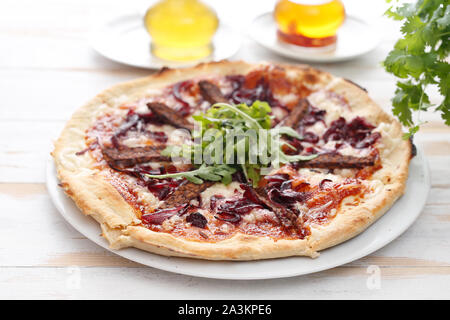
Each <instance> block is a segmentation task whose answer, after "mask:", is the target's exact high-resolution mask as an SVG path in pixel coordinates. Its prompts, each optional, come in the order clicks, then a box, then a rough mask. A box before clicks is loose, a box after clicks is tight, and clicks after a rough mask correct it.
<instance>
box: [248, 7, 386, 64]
mask: <svg viewBox="0 0 450 320" xmlns="http://www.w3.org/2000/svg"><path fill="white" fill-rule="evenodd" d="M276 33H277V26H276V23H275V20H274V19H273V15H272V13H271V12H268V13H264V14H262V15H260V16H258V17H257V18H256V19H255V20H253V22H252V24H251V26H250V31H249V35H250V37H251V38H253V40H255V41H256V42H258V43H259V44H260V45H262V46H263V47H265V48H267V49H269V50H271V51H273V52H275V53H278V54H280V55H282V56H285V57H288V58H292V59H296V60H301V61H311V62H335V61H344V60H350V59H352V58H355V57H357V56H360V55H363V54H365V53H367V52H369V51H371V50H373V49H375V47H376V46H377V45H378V43H379V42H380V36H379V31H377V29H376V28H374V27H373V26H372V25H370V24H368V23H366V22H364V21H362V20H360V19H358V18H356V17H354V16H351V15H347V17H346V19H345V22H344V24H343V25H342V26H341V27H340V28H339V30H338V33H337V37H338V40H337V43H336V48H335V49H334V50H332V51H328V52H321V51H320V50H321V49H316V48H303V47H299V46H295V45H291V44H286V43H283V42H280V41H279V40H278V38H277V34H276Z"/></svg>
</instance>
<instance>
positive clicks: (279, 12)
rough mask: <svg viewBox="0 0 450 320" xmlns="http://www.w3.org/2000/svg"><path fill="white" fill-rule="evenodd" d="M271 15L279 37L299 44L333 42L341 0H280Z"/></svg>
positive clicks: (342, 11)
mask: <svg viewBox="0 0 450 320" xmlns="http://www.w3.org/2000/svg"><path fill="white" fill-rule="evenodd" d="M274 18H275V21H276V23H277V26H278V31H277V35H278V39H279V40H280V41H283V42H286V43H290V44H294V45H297V46H302V47H326V46H334V45H335V43H336V40H337V35H336V33H337V30H338V29H339V27H340V26H341V25H342V23H343V22H344V20H345V9H344V5H343V4H342V2H341V1H340V0H279V1H278V2H277V4H276V6H275V10H274Z"/></svg>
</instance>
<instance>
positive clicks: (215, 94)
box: [198, 80, 228, 104]
mask: <svg viewBox="0 0 450 320" xmlns="http://www.w3.org/2000/svg"><path fill="white" fill-rule="evenodd" d="M198 86H199V87H200V94H201V95H202V96H203V98H204V99H205V100H206V101H208V102H209V103H211V104H215V103H218V102H225V103H228V99H227V98H225V96H224V95H223V94H222V92H221V91H220V88H219V87H218V86H216V85H215V84H214V83H212V82H209V81H206V80H202V81H199V83H198Z"/></svg>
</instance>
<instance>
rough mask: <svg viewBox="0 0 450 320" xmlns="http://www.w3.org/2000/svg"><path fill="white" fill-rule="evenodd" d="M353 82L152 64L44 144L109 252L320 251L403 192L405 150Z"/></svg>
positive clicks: (279, 70) (214, 255) (288, 72)
mask: <svg viewBox="0 0 450 320" xmlns="http://www.w3.org/2000/svg"><path fill="white" fill-rule="evenodd" d="M402 136H403V133H402V128H401V125H400V124H399V123H398V122H397V121H396V120H395V119H394V118H393V117H391V116H390V115H388V114H387V113H385V112H384V111H383V110H382V109H381V108H380V107H379V106H378V105H376V103H375V102H374V101H373V100H371V99H370V98H369V96H368V94H367V92H366V90H365V89H364V88H362V87H360V86H358V85H357V84H355V83H353V82H351V81H349V80H346V79H343V78H339V77H336V76H333V75H331V74H329V73H327V72H323V71H320V70H317V69H314V68H312V67H309V66H306V65H282V64H273V63H260V64H249V63H245V62H229V61H220V62H212V63H203V64H199V65H197V66H195V67H192V68H186V69H168V68H163V69H161V70H160V71H159V72H157V73H155V74H153V75H151V76H148V77H146V78H142V79H137V80H134V81H130V82H126V83H122V84H118V85H116V86H114V87H112V88H110V89H108V90H105V91H103V92H102V93H100V94H99V95H97V96H96V97H95V98H93V99H92V100H91V101H89V102H88V103H87V104H86V105H84V106H83V107H81V108H80V109H78V110H77V111H76V112H75V114H74V115H73V116H72V118H71V119H70V120H69V122H68V123H67V125H66V127H65V128H64V130H63V132H62V134H61V136H60V137H59V139H58V140H57V141H56V143H55V149H54V151H53V152H52V155H53V157H54V160H55V163H56V168H57V173H58V177H59V179H60V181H61V184H60V185H61V186H62V188H64V190H65V192H66V194H67V195H69V196H70V197H71V198H72V199H73V200H74V201H75V203H76V205H77V206H78V207H79V208H80V210H81V211H82V212H83V213H84V214H86V215H89V216H91V217H93V218H94V219H95V220H96V221H97V222H98V223H99V224H100V226H101V230H102V235H103V237H105V238H106V239H107V240H108V241H109V243H110V246H111V248H113V249H120V248H125V247H136V248H140V249H142V250H147V251H149V252H153V253H157V254H161V255H167V256H182V257H191V258H199V259H210V260H256V259H268V258H278V257H287V256H309V257H317V256H318V255H319V253H318V252H319V251H320V250H323V249H326V248H329V247H331V246H335V245H337V244H339V243H342V242H343V241H346V240H348V239H350V238H352V237H354V236H356V235H357V234H359V233H360V232H362V231H363V230H364V229H366V228H367V227H368V226H369V225H370V224H371V223H373V222H374V221H375V220H376V219H377V218H379V217H380V216H382V215H383V214H384V213H385V212H386V211H387V210H388V209H389V208H390V207H391V206H392V205H393V203H394V202H395V201H396V200H397V199H398V198H399V197H400V196H401V195H402V193H403V192H404V190H405V184H406V180H407V177H408V167H409V161H410V159H411V157H412V156H413V155H414V152H415V148H414V145H413V144H412V143H411V141H410V140H405V139H403V138H402Z"/></svg>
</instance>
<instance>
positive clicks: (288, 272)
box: [47, 151, 430, 280]
mask: <svg viewBox="0 0 450 320" xmlns="http://www.w3.org/2000/svg"><path fill="white" fill-rule="evenodd" d="M58 183H59V181H58V178H57V177H56V171H55V165H54V162H53V159H51V158H50V159H49V160H48V163H47V188H48V192H49V193H50V196H51V198H52V200H53V202H54V204H55V206H56V208H57V209H58V210H59V212H60V213H61V214H62V216H63V217H64V218H65V219H66V220H67V222H69V224H71V225H72V226H73V227H74V228H75V229H77V230H78V231H79V232H80V233H81V234H83V235H84V236H86V237H87V238H88V239H90V240H92V241H94V242H95V243H97V244H98V245H100V246H102V247H103V248H105V249H107V250H109V251H111V252H113V253H115V254H117V255H119V256H122V257H124V258H127V259H130V260H132V261H135V262H138V263H141V264H144V265H147V266H150V267H154V268H158V269H162V270H165V271H171V272H175V273H181V274H186V275H190V276H198V277H205V278H216V279H239V280H252V279H272V278H284V277H291V276H297V275H303V274H308V273H313V272H317V271H322V270H326V269H330V268H334V267H337V266H340V265H342V264H345V263H349V262H351V261H354V260H357V259H359V258H362V257H364V256H366V255H368V254H370V253H372V252H374V251H376V250H378V249H380V248H381V247H383V246H385V245H386V244H388V243H389V242H391V241H392V240H394V239H395V238H397V237H398V236H399V235H401V234H402V233H403V232H404V231H405V230H406V229H408V227H409V226H411V224H412V223H413V222H414V220H416V218H417V217H418V216H419V214H420V212H421V211H422V208H423V207H424V205H425V201H426V198H427V194H428V191H429V189H430V176H429V169H428V165H427V162H426V160H425V158H424V157H423V154H422V152H421V151H419V152H418V154H417V156H416V157H414V158H413V159H412V161H411V164H410V174H409V178H408V182H407V187H406V192H405V195H404V196H403V197H401V198H400V199H399V200H398V201H397V202H396V203H395V204H394V206H393V207H392V208H391V209H390V210H389V211H388V212H387V213H385V214H384V215H383V216H382V217H381V218H380V219H379V220H378V221H376V222H375V223H374V224H373V225H372V226H370V227H369V228H368V229H367V230H365V231H364V232H363V233H361V234H360V235H358V236H357V237H355V238H353V239H351V240H348V241H346V242H344V243H342V244H340V245H338V246H335V247H332V248H329V249H326V250H324V251H322V252H321V254H320V256H319V257H318V258H316V259H311V258H308V257H290V258H281V259H271V260H258V261H207V260H197V259H189V258H176V257H165V256H160V255H157V254H153V253H149V252H146V251H142V250H139V249H135V248H125V249H121V250H117V251H116V250H111V249H110V248H109V246H108V243H107V241H106V240H105V239H104V238H102V237H101V236H100V227H99V225H98V223H97V222H96V221H95V220H94V219H93V218H91V217H88V216H85V215H84V214H82V213H81V212H80V210H79V209H78V208H77V207H76V205H75V203H74V202H73V201H72V200H71V199H70V198H69V197H67V196H66V195H65V193H64V191H63V190H62V188H60V187H59V186H58Z"/></svg>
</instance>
